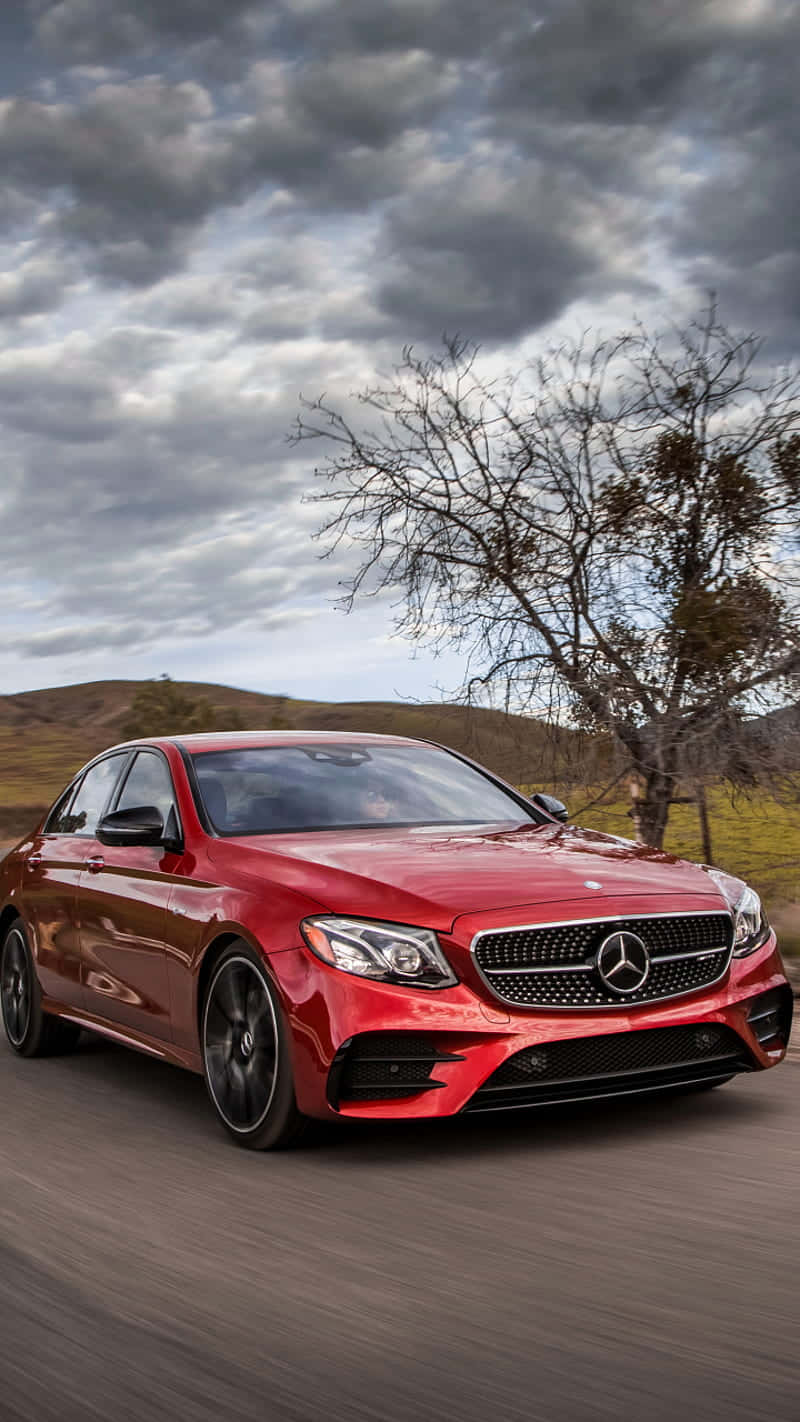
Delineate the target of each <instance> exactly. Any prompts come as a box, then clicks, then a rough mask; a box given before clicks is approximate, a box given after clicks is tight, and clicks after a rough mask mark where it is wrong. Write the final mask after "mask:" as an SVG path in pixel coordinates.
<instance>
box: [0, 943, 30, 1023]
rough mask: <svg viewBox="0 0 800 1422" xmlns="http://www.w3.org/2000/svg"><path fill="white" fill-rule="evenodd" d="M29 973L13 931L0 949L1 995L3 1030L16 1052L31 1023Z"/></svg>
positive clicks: (23, 945)
mask: <svg viewBox="0 0 800 1422" xmlns="http://www.w3.org/2000/svg"><path fill="white" fill-rule="evenodd" d="M31 989H32V983H31V970H30V965H29V962H28V954H27V951H26V948H25V942H24V939H23V937H22V934H21V932H20V931H19V929H18V928H12V930H11V932H10V933H9V934H8V936H7V938H6V941H5V943H4V945H3V964H2V970H0V994H2V1001H3V1026H4V1027H5V1029H6V1036H7V1037H8V1040H9V1042H10V1043H11V1046H12V1047H14V1048H15V1050H16V1051H19V1050H20V1048H21V1047H22V1044H23V1042H24V1041H25V1035H26V1033H27V1031H28V1028H29V1026H30V1020H31Z"/></svg>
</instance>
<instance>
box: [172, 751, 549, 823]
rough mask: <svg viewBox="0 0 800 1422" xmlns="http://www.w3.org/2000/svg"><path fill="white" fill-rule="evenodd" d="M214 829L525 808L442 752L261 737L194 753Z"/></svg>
mask: <svg viewBox="0 0 800 1422" xmlns="http://www.w3.org/2000/svg"><path fill="white" fill-rule="evenodd" d="M192 761H193V764H194V768H195V770H196V772H197V781H198V785H199V789H200V795H201V797H202V801H203V804H204V806H205V810H206V813H207V815H208V818H209V820H210V821H211V824H212V825H213V827H214V829H215V830H217V831H218V833H220V834H269V833H276V832H279V831H281V830H314V829H335V828H344V827H351V828H360V827H362V826H363V827H366V826H369V827H373V828H374V827H375V826H378V825H384V826H386V827H389V826H402V825H409V826H410V825H455V824H486V823H487V822H491V823H493V822H497V821H502V822H507V821H512V822H514V823H516V824H518V823H519V822H520V820H533V821H534V822H535V823H540V819H539V816H538V815H537V814H536V812H535V811H534V810H533V808H531V809H530V810H527V809H526V808H525V806H524V804H523V803H520V801H518V800H516V799H514V798H513V796H512V795H510V794H508V793H506V792H505V791H504V790H502V789H501V788H500V786H498V785H495V784H493V783H492V781H491V780H489V779H488V778H487V777H486V776H485V775H482V774H481V773H480V771H478V770H473V768H472V767H471V766H469V765H465V764H464V762H463V761H461V760H459V759H458V758H457V757H456V756H454V755H450V754H448V752H447V751H444V750H437V749H436V748H435V747H433V746H421V745H413V746H410V745H397V746H394V745H380V744H374V745H364V746H360V745H358V744H355V743H352V742H341V743H335V742H334V743H330V742H328V743H326V744H317V745H305V746H304V745H291V746H259V747H249V746H248V747H246V748H244V749H241V750H227V751H202V752H198V753H196V754H194V755H193V756H192Z"/></svg>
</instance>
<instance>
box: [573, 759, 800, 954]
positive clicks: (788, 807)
mask: <svg viewBox="0 0 800 1422" xmlns="http://www.w3.org/2000/svg"><path fill="white" fill-rule="evenodd" d="M591 798H592V796H591V794H590V793H584V794H583V795H582V794H581V792H580V791H575V792H574V794H573V795H571V796H570V805H569V808H570V810H571V811H572V813H573V814H574V815H575V817H576V819H578V820H579V822H580V823H581V824H584V825H588V826H589V827H590V828H591V829H598V830H605V831H607V832H608V833H609V834H619V835H624V836H625V837H626V838H631V836H632V823H631V819H630V816H629V814H628V809H629V807H630V801H625V800H622V799H618V800H612V801H610V802H609V803H602V804H599V805H595V806H593V807H592V808H590V809H587V810H585V811H583V812H582V811H581V806H582V805H584V804H586V802H587V801H588V800H590V799H591ZM707 798H708V814H709V820H710V824H711V846H712V849H713V851H714V862H715V864H717V865H718V866H719V867H720V868H722V869H728V870H729V871H730V872H731V873H733V874H737V875H738V876H739V877H740V878H742V879H746V880H747V881H748V883H750V884H752V886H753V888H754V889H756V890H757V891H758V893H759V894H760V895H761V897H762V898H763V900H764V903H765V905H766V907H767V911H768V913H769V916H770V918H771V920H772V921H773V922H774V924H775V926H776V928H778V929H779V931H780V935H781V945H782V947H784V948H785V949H786V951H787V952H793V953H800V801H798V800H796V801H795V802H794V803H779V802H778V801H777V800H773V799H771V798H769V797H768V796H766V795H754V796H751V797H744V796H739V797H737V798H736V800H735V801H734V802H732V801H731V798H730V795H729V794H728V793H727V792H726V791H725V790H723V789H721V788H714V787H711V788H710V789H709V791H708V796H707ZM664 848H665V849H667V850H669V852H670V853H671V854H679V855H680V856H681V857H682V858H684V859H692V860H697V861H699V860H702V858H703V849H702V842H701V838H700V826H699V824H698V819H697V810H696V808H695V806H694V805H673V807H672V810H671V811H670V817H669V824H668V826H667V834H666V838H665V841H664Z"/></svg>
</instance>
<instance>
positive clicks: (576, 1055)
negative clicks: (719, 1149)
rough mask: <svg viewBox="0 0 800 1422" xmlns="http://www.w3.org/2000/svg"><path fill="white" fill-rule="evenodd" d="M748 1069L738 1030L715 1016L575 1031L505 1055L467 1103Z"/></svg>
mask: <svg viewBox="0 0 800 1422" xmlns="http://www.w3.org/2000/svg"><path fill="white" fill-rule="evenodd" d="M751 1068H752V1060H751V1058H750V1056H749V1054H748V1052H747V1050H746V1048H745V1046H744V1043H743V1042H742V1039H741V1038H740V1037H739V1035H738V1033H736V1032H734V1031H733V1029H732V1028H731V1027H724V1026H721V1025H718V1024H717V1023H715V1022H699V1023H696V1024H695V1025H693V1026H685V1027H654V1028H650V1029H648V1030H645V1031H630V1032H613V1033H611V1034H610V1035H608V1036H602V1037H578V1038H576V1039H572V1040H569V1041H566V1042H546V1043H542V1044H541V1045H538V1046H535V1047H526V1048H525V1050H524V1051H522V1052H517V1053H516V1055H515V1056H513V1057H509V1058H508V1060H507V1061H505V1062H503V1065H502V1066H500V1067H498V1068H497V1070H496V1071H495V1072H493V1074H492V1075H491V1076H490V1077H489V1079H488V1081H487V1082H485V1083H484V1085H483V1086H482V1087H481V1088H480V1090H479V1091H477V1092H476V1094H475V1095H474V1096H473V1097H472V1099H471V1101H470V1102H469V1103H468V1105H467V1106H466V1108H465V1109H466V1110H467V1111H495V1110H499V1109H504V1108H508V1107H513V1106H535V1105H549V1104H551V1103H553V1102H557V1101H570V1100H573V1101H574V1100H581V1099H585V1098H586V1097H594V1096H613V1095H617V1094H620V1093H624V1092H631V1091H648V1090H657V1089H659V1088H663V1087H665V1086H680V1085H684V1084H686V1085H688V1084H694V1083H695V1082H697V1083H702V1082H704V1081H721V1080H724V1079H725V1077H728V1076H733V1075H734V1074H735V1073H736V1072H739V1071H749V1070H751Z"/></svg>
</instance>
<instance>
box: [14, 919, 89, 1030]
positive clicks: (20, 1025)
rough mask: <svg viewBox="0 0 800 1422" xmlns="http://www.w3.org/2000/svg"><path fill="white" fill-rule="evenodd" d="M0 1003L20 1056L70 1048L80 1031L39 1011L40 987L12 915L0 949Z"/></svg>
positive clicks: (18, 922) (20, 928)
mask: <svg viewBox="0 0 800 1422" xmlns="http://www.w3.org/2000/svg"><path fill="white" fill-rule="evenodd" d="M0 1003H1V1004H2V1016H3V1026H4V1028H5V1033H6V1037H7V1038H8V1043H9V1046H10V1047H11V1048H12V1050H13V1051H15V1052H16V1053H17V1055H18V1056H20V1057H45V1056H54V1055H56V1054H57V1053H58V1052H69V1051H72V1049H73V1047H74V1046H75V1045H76V1043H77V1041H78V1038H79V1037H80V1035H81V1029H80V1027H77V1026H76V1025H75V1023H74V1022H62V1021H61V1020H60V1019H59V1018H58V1017H53V1016H51V1015H50V1014H49V1013H47V1012H43V1011H42V990H41V988H40V987H39V979H38V978H37V976H36V969H35V967H34V962H33V954H32V953H31V950H30V947H29V944H28V939H27V936H26V934H25V929H24V928H23V926H22V921H21V919H15V920H14V922H13V923H12V924H11V927H10V928H9V929H8V932H7V933H6V936H5V938H4V939H3V946H2V950H0Z"/></svg>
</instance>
